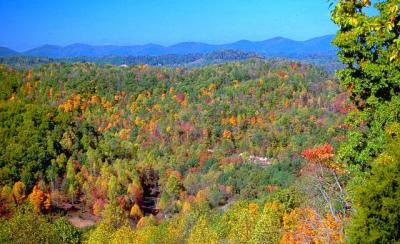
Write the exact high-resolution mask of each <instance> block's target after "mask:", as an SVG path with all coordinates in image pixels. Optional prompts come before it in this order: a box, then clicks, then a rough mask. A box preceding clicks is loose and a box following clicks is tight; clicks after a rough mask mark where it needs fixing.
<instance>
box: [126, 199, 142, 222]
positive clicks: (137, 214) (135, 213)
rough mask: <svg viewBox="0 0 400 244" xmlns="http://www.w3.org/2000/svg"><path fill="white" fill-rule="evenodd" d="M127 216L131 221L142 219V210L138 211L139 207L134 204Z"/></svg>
mask: <svg viewBox="0 0 400 244" xmlns="http://www.w3.org/2000/svg"><path fill="white" fill-rule="evenodd" d="M129 215H130V216H131V217H132V218H133V219H140V218H142V217H143V212H142V210H141V209H140V207H139V205H138V204H137V203H135V204H134V205H133V206H132V208H131V211H130V214H129Z"/></svg>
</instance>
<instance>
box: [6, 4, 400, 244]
mask: <svg viewBox="0 0 400 244" xmlns="http://www.w3.org/2000/svg"><path fill="white" fill-rule="evenodd" d="M329 2H331V3H332V4H331V6H334V8H333V9H332V13H331V14H332V20H333V22H334V23H335V24H337V25H338V27H339V29H338V32H337V34H336V36H335V39H334V40H333V44H334V45H336V46H337V48H338V53H337V56H338V58H339V60H340V61H341V62H342V64H341V66H340V67H341V69H340V70H337V72H336V73H335V74H331V73H330V72H326V70H324V69H322V68H320V67H317V66H314V65H312V64H307V63H306V62H307V60H305V62H297V61H286V60H279V59H270V60H265V59H261V58H257V57H256V58H252V56H251V57H247V56H246V55H248V54H243V53H231V52H227V53H226V52H222V53H221V55H222V56H223V57H222V58H221V59H224V57H228V58H231V60H230V61H231V62H224V61H227V60H223V61H222V63H219V62H210V63H212V64H209V63H207V62H206V64H208V65H205V66H204V65H199V66H198V67H193V66H191V67H185V66H182V65H175V63H174V62H175V59H176V60H178V61H179V60H180V61H182V62H186V61H185V60H187V59H189V61H190V60H191V58H194V59H196V58H198V57H197V56H196V55H193V56H190V55H188V56H185V57H184V56H180V57H178V56H168V57H166V59H165V60H164V61H165V62H167V63H168V62H171V63H174V64H172V65H168V64H166V66H158V65H157V66H151V65H145V64H136V63H135V62H140V61H138V60H136V59H133V60H131V61H132V62H133V63H134V64H135V65H123V66H115V65H112V64H104V63H102V62H98V63H90V62H85V63H82V62H75V61H94V62H95V61H96V60H92V59H90V60H68V61H67V62H63V63H58V62H53V60H51V59H36V58H32V59H30V58H28V59H26V58H4V59H2V61H3V62H4V64H0V138H1V140H0V242H1V243H138V244H142V243H191V244H197V243H207V244H208V243H213V244H214V243H215V244H216V243H284V244H286V243H398V242H399V241H400V204H399V202H400V82H399V81H400V1H399V0H386V1H384V0H382V1H372V2H371V1H369V0H357V1H348V0H339V1H329ZM371 5H372V6H371ZM371 7H373V11H372V12H371V11H370V10H371V9H368V8H371ZM371 13H372V14H371ZM231 54H232V55H231ZM242 54H243V55H244V56H246V58H244V59H245V60H242V58H240V57H242ZM208 55H211V58H210V60H216V59H218V57H220V56H219V54H218V53H214V54H208ZM213 55H216V57H217V58H216V59H214V58H215V57H212V56H213ZM202 57H205V56H202ZM110 58H111V57H110ZM142 58H143V57H142ZM168 58H171V60H169V59H168ZM186 58H187V59H186ZM247 58H252V59H249V60H247ZM316 58H317V59H318V56H317V57H316ZM106 59H107V58H106ZM106 59H105V60H106ZM125 59H129V58H127V57H119V60H125ZM149 60H150V61H151V62H158V59H157V57H153V59H149ZM232 60H239V61H232ZM97 61H98V60H97ZM180 61H179V62H180ZM323 62H324V60H322V63H323ZM105 63H108V62H107V61H105ZM202 64H204V63H202Z"/></svg>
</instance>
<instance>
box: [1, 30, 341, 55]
mask: <svg viewBox="0 0 400 244" xmlns="http://www.w3.org/2000/svg"><path fill="white" fill-rule="evenodd" d="M332 39H333V35H327V36H323V37H317V38H313V39H310V40H307V41H294V40H291V39H287V38H283V37H276V38H272V39H268V40H265V41H248V40H241V41H237V42H233V43H228V44H219V45H213V44H207V43H201V42H183V43H178V44H175V45H172V46H161V45H157V44H147V45H134V46H115V45H103V46H92V45H87V44H72V45H68V46H65V47H61V46H56V45H44V46H41V47H37V48H33V49H31V50H28V51H25V52H16V51H14V50H11V49H9V48H5V47H0V57H7V56H33V57H48V58H73V57H83V56H85V57H105V56H159V55H167V54H177V55H185V54H192V53H199V54H204V53H211V52H215V51H222V50H237V51H242V52H254V53H259V54H262V55H266V56H273V57H298V56H309V55H332V54H334V53H335V50H336V49H335V47H334V46H333V45H332V44H331V42H332Z"/></svg>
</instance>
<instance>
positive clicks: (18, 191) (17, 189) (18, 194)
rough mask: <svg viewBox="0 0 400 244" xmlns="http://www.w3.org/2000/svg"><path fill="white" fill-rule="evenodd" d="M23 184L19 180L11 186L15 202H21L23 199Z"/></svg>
mask: <svg viewBox="0 0 400 244" xmlns="http://www.w3.org/2000/svg"><path fill="white" fill-rule="evenodd" d="M25 190H26V187H25V184H24V183H23V182H21V181H18V182H16V183H15V184H14V187H13V197H14V201H15V203H16V204H21V203H22V202H23V201H24V199H25V197H26V196H25Z"/></svg>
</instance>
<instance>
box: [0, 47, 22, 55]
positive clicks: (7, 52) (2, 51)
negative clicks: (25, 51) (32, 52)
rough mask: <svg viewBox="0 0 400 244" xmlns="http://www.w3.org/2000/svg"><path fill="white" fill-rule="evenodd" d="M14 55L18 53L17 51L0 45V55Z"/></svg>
mask: <svg viewBox="0 0 400 244" xmlns="http://www.w3.org/2000/svg"><path fill="white" fill-rule="evenodd" d="M16 55H18V52H16V51H14V50H12V49H9V48H7V47H0V57H10V56H16Z"/></svg>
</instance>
